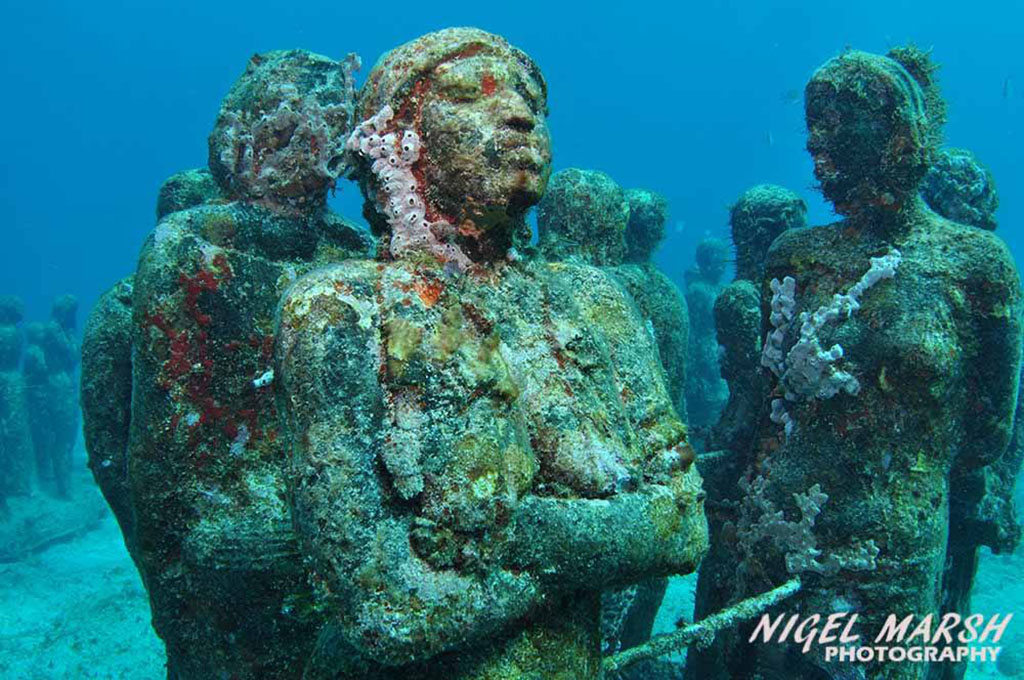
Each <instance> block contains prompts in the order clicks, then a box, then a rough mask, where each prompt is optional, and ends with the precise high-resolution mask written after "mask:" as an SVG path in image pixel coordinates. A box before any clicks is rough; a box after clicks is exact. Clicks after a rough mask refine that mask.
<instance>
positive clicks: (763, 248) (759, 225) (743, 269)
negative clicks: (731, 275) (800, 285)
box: [729, 184, 807, 283]
mask: <svg viewBox="0 0 1024 680" xmlns="http://www.w3.org/2000/svg"><path fill="white" fill-rule="evenodd" d="M804 226H807V204H806V203H805V202H804V200H803V199H802V198H800V197H799V196H798V195H797V194H795V193H794V192H792V191H790V190H789V189H786V188H785V187H780V186H776V185H774V184H758V185H757V186H754V187H751V188H750V189H747V190H746V191H744V192H743V195H741V196H740V198H739V200H738V201H736V203H734V204H733V206H732V207H731V208H730V209H729V227H730V229H731V231H732V242H733V246H735V248H736V278H737V279H746V280H747V281H756V282H758V283H760V281H761V274H762V273H763V271H764V258H765V255H767V253H768V248H769V246H771V244H772V241H774V240H775V239H776V237H778V235H779V234H781V233H782V232H784V231H786V230H787V229H794V228H799V227H804Z"/></svg>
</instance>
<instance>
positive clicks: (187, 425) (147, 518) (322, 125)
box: [82, 50, 372, 680]
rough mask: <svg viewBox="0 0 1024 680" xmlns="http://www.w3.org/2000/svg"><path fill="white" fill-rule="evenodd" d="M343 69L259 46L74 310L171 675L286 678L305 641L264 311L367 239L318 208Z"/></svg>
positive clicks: (99, 458) (121, 510)
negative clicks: (132, 251) (129, 266)
mask: <svg viewBox="0 0 1024 680" xmlns="http://www.w3.org/2000/svg"><path fill="white" fill-rule="evenodd" d="M353 66H354V63H352V62H351V61H345V62H338V61H334V60H331V59H328V58H326V57H322V56H319V55H315V54H312V53H309V52H305V51H302V50H293V51H286V52H268V53H265V54H258V55H255V56H253V57H252V58H251V59H250V61H249V63H248V66H247V68H246V72H245V73H244V74H243V75H242V76H241V78H239V80H238V81H237V82H236V83H235V85H234V86H233V87H232V89H231V91H230V92H229V93H228V95H227V96H226V97H225V99H224V102H223V103H222V106H221V110H220V113H219V115H218V118H217V123H216V127H215V129H214V132H213V134H211V137H210V165H211V167H212V168H214V169H215V170H214V172H213V173H212V175H208V174H207V173H205V172H203V171H188V172H186V173H181V174H179V175H176V176H174V177H172V178H171V179H170V180H168V182H167V183H165V185H164V187H163V188H162V189H161V192H160V199H159V202H158V214H160V215H161V216H162V219H161V220H160V222H159V223H158V224H157V226H156V229H155V230H154V232H153V234H152V235H151V236H150V237H149V238H148V240H147V241H146V243H145V245H144V247H143V250H142V254H141V256H140V259H139V266H138V269H137V271H136V272H135V274H134V276H133V277H129V278H127V279H125V280H123V281H121V282H120V283H118V284H117V285H116V286H114V288H113V289H112V290H111V291H109V292H108V293H107V294H105V295H104V296H103V297H102V298H101V299H100V302H99V303H98V304H97V306H96V308H95V309H94V310H93V312H92V314H91V316H90V319H89V322H88V323H87V326H86V334H85V339H84V343H83V345H84V346H83V369H82V405H83V414H84V421H85V439H86V448H87V450H88V453H89V465H90V468H91V469H92V471H93V474H94V475H95V477H96V480H97V482H98V483H99V485H100V488H101V490H102V491H103V494H104V496H105V497H106V498H107V500H108V502H109V503H110V505H111V507H112V509H113V510H114V513H115V515H116V516H117V519H118V522H119V523H120V525H121V527H122V530H123V532H124V535H125V543H126V545H127V546H128V548H129V551H130V552H131V555H132V557H133V559H134V560H135V562H136V564H137V566H138V567H139V570H140V573H141V574H142V576H143V580H144V582H145V584H146V587H147V590H148V593H149V597H150V603H151V607H152V610H153V625H154V628H155V629H156V631H157V633H158V634H159V635H160V637H161V638H162V639H163V640H164V642H165V643H166V646H167V654H168V669H169V671H168V674H169V677H171V678H175V679H176V680H186V679H191V678H203V679H205V678H213V677H221V676H230V677H237V678H275V677H296V676H297V675H300V674H301V669H302V667H303V665H304V664H305V661H306V659H307V658H308V656H309V654H310V651H311V649H312V646H313V643H314V641H315V631H316V628H317V626H318V625H319V624H318V622H319V619H318V618H317V615H316V612H315V611H314V610H313V608H312V606H311V590H310V585H309V583H308V580H307V578H306V575H305V572H304V571H303V568H302V558H301V556H300V555H299V553H298V549H297V542H296V539H295V534H294V531H293V529H292V525H291V517H290V513H289V511H288V507H287V502H286V497H287V484H286V478H285V474H284V466H285V461H286V450H287V446H286V442H285V439H284V438H283V436H281V432H280V420H279V417H278V412H277V408H276V402H275V399H274V396H273V383H274V379H273V345H274V315H275V313H276V310H277V306H278V303H279V301H280V298H281V295H282V293H283V292H284V290H285V289H286V288H287V287H288V285H289V284H290V283H292V282H293V281H294V280H295V279H296V278H297V277H298V276H301V275H302V274H303V273H305V272H306V271H309V270H310V269H312V268H314V267H315V266H317V265H319V264H323V263H326V262H334V261H337V260H340V259H344V258H346V257H352V256H360V257H366V255H367V253H368V252H370V250H371V248H372V239H371V238H370V237H369V235H368V234H366V233H365V232H364V231H362V230H359V229H357V228H356V227H354V226H352V225H350V224H349V223H347V222H346V221H345V220H343V219H342V218H340V217H339V216H337V215H335V214H333V213H332V212H331V211H329V210H328V209H327V207H326V196H327V193H328V191H329V190H330V189H331V187H332V186H333V184H334V182H335V179H336V177H337V176H338V174H340V173H341V172H342V170H343V167H342V166H341V165H340V162H341V158H340V156H341V150H340V147H341V146H343V145H344V136H345V134H346V132H347V130H348V129H349V127H350V126H351V124H352V122H353V117H352V109H353V106H354V84H353V77H352V74H351V70H352V68H353ZM211 176H212V177H214V178H216V182H217V187H216V190H214V189H213V187H210V186H209V181H208V179H209V177H211Z"/></svg>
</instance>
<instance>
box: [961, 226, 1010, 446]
mask: <svg viewBox="0 0 1024 680" xmlns="http://www.w3.org/2000/svg"><path fill="white" fill-rule="evenodd" d="M982 236H983V237H987V238H990V239H991V241H993V242H995V243H994V244H988V245H989V247H988V248H987V249H986V252H984V253H982V254H981V255H980V256H979V257H977V258H974V262H973V263H972V266H971V279H970V281H969V288H968V294H969V296H970V297H971V298H973V299H974V300H976V301H977V302H976V304H977V306H976V308H975V309H973V310H972V316H973V318H974V320H975V323H974V328H973V332H974V334H975V342H976V343H977V348H978V350H977V352H976V353H975V356H974V357H973V361H972V367H971V369H972V370H971V372H970V374H969V377H968V379H969V383H968V390H969V394H968V402H969V404H973V405H976V406H975V408H977V409H978V411H977V412H976V413H973V414H968V416H967V417H966V418H965V421H964V422H965V428H966V430H967V432H966V438H965V448H964V455H965V457H966V462H968V464H980V465H984V464H987V463H991V462H992V461H994V460H997V459H998V458H999V457H1000V456H1002V455H1003V453H1004V452H1005V450H1006V447H1007V444H1008V443H1009V441H1010V436H1011V434H1012V431H1013V419H1014V411H1015V410H1016V406H1017V392H1018V381H1019V379H1020V362H1021V341H1022V330H1021V313H1022V305H1021V290H1020V283H1019V275H1018V273H1017V269H1016V267H1015V266H1014V264H1013V260H1012V258H1011V256H1010V255H1009V253H1008V251H1007V250H1006V247H1005V246H1004V245H1003V244H1002V242H1000V241H997V239H996V238H995V237H994V236H992V235H991V234H988V233H984V234H982Z"/></svg>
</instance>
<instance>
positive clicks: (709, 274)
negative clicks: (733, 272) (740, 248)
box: [696, 238, 729, 283]
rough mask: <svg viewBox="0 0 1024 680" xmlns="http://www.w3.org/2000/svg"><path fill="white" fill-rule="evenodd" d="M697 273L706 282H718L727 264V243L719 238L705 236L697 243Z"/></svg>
mask: <svg viewBox="0 0 1024 680" xmlns="http://www.w3.org/2000/svg"><path fill="white" fill-rule="evenodd" d="M696 260H697V274H698V276H699V277H700V279H701V280H703V281H706V282H707V283H718V282H719V281H721V279H722V275H723V274H725V268H726V267H727V266H728V264H729V245H728V244H727V243H726V242H725V241H723V240H722V239H720V238H706V239H704V240H703V241H701V242H700V243H698V244H697V255H696Z"/></svg>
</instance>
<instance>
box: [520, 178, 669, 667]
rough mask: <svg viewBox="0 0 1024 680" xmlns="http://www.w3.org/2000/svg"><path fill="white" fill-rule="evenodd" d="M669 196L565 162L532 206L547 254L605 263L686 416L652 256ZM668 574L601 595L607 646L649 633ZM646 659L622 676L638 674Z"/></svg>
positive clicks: (664, 285) (665, 288)
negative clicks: (644, 331)
mask: <svg viewBox="0 0 1024 680" xmlns="http://www.w3.org/2000/svg"><path fill="white" fill-rule="evenodd" d="M667 217H668V202H667V201H666V200H665V199H664V197H662V196H660V195H659V194H656V193H654V192H652V191H647V190H645V189H629V190H626V191H623V190H622V189H621V188H620V187H619V185H618V184H616V183H615V181H614V180H612V178H611V177H609V176H608V175H606V174H604V173H602V172H597V171H594V170H578V169H576V168H568V169H566V170H562V171H560V172H556V173H555V174H554V175H553V176H552V177H551V181H550V182H549V184H548V188H547V190H546V191H545V193H544V197H543V198H542V199H541V201H540V204H539V206H538V211H537V228H538V232H539V241H540V246H541V250H542V252H543V253H544V255H545V256H546V257H547V258H548V259H549V260H551V261H569V262H576V263H582V264H588V265H593V266H603V267H605V268H606V269H605V270H606V271H607V272H608V273H610V274H611V275H612V276H613V277H614V278H615V280H616V281H617V282H618V283H619V284H620V285H622V287H623V288H625V289H626V292H628V293H629V295H630V298H631V299H632V301H633V302H634V303H635V304H636V306H637V310H638V311H639V312H640V316H641V318H642V319H643V320H644V323H645V325H648V326H649V331H650V332H651V334H652V336H653V338H654V340H655V342H656V343H657V352H658V357H659V359H660V361H661V364H662V367H663V368H664V369H665V373H666V379H667V386H668V391H669V397H670V398H671V399H672V404H673V406H674V407H675V409H676V414H677V415H678V416H679V417H680V418H683V419H684V420H685V418H686V399H685V391H684V390H685V385H686V354H687V340H688V337H687V336H688V332H689V316H688V314H687V311H686V300H685V298H683V296H682V294H681V293H680V292H679V289H678V288H676V286H675V284H674V283H672V282H671V281H670V280H669V278H668V277H667V276H665V275H664V274H662V273H661V272H660V271H658V269H657V268H656V267H655V266H654V263H653V262H651V256H652V254H653V253H654V251H655V249H657V247H658V245H659V244H660V243H661V241H662V239H663V238H664V236H665V221H666V219H667ZM667 583H668V580H667V579H666V578H654V579H648V580H646V581H643V582H641V583H637V584H630V585H628V586H625V587H623V588H618V589H613V590H610V591H607V592H606V593H604V595H603V596H602V611H603V615H602V619H603V626H602V627H603V630H602V638H603V642H602V644H603V645H604V646H605V648H606V650H608V651H620V650H623V649H628V648H630V647H634V646H636V645H638V644H640V643H642V642H644V641H645V640H647V639H649V638H650V635H651V631H652V629H653V625H654V619H655V616H656V614H657V611H658V607H659V606H660V604H661V602H662V599H663V598H664V595H665V590H666V587H667ZM650 666H651V665H650V664H647V665H644V666H641V667H638V668H634V669H630V670H629V671H628V674H627V675H624V676H623V677H624V678H625V677H644V676H645V675H649V674H651V673H652V672H653V670H652V668H651V667H650Z"/></svg>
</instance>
